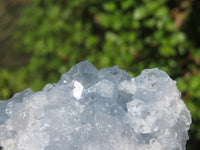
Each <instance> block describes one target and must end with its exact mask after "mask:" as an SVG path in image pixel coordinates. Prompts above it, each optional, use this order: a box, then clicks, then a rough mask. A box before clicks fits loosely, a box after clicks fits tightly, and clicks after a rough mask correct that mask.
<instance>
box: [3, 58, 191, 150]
mask: <svg viewBox="0 0 200 150" xmlns="http://www.w3.org/2000/svg"><path fill="white" fill-rule="evenodd" d="M190 124H191V115H190V112H189V111H188V109H187V107H186V105H185V104H184V102H183V101H182V100H181V94H180V92H179V91H178V89H177V87H176V82H175V81H173V80H172V79H171V78H170V77H169V76H168V75H167V74H166V73H165V72H163V71H161V70H159V69H157V68H155V69H145V70H143V71H142V73H141V75H139V76H138V77H136V78H132V77H131V76H129V75H128V73H127V72H125V71H124V70H120V69H119V68H118V67H117V66H114V67H110V68H105V69H101V70H97V69H96V68H95V67H94V66H93V65H92V64H91V63H90V62H88V61H84V62H81V63H79V64H77V65H76V66H74V67H72V68H71V69H70V70H69V71H68V72H66V73H64V74H63V75H62V77H61V79H60V80H59V81H58V82H57V83H54V84H47V85H46V86H45V87H44V88H43V90H42V91H40V92H33V91H31V89H26V90H24V91H23V92H21V93H17V94H15V95H14V96H13V97H12V98H11V99H9V100H8V101H1V102H0V145H1V146H2V147H3V150H185V149H186V141H187V140H188V133H187V131H188V129H189V127H190Z"/></svg>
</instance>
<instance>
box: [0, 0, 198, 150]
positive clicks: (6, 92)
mask: <svg viewBox="0 0 200 150" xmlns="http://www.w3.org/2000/svg"><path fill="white" fill-rule="evenodd" d="M82 60H89V61H90V62H92V63H93V64H94V65H95V66H96V67H97V68H98V69H100V68H103V67H108V66H112V65H118V66H119V67H120V68H121V69H125V70H127V71H128V72H129V73H130V74H131V75H133V76H136V75H138V74H140V72H141V70H143V69H145V68H153V67H158V68H160V69H162V70H164V71H166V72H167V73H168V74H169V75H170V76H171V77H172V78H173V79H174V80H176V81H177V86H178V88H179V90H180V91H181V93H182V99H183V100H184V101H185V103H186V104H187V106H188V108H189V110H190V111H191V114H192V119H193V124H192V126H191V129H190V132H189V134H190V140H189V141H188V143H187V149H188V150H197V149H199V146H200V144H199V142H200V110H199V108H200V71H199V68H200V1H199V0H0V99H2V100H3V99H8V98H10V97H11V96H12V95H13V94H14V93H16V92H20V91H22V90H24V89H25V88H28V87H30V88H31V89H33V90H34V91H38V90H41V88H42V87H43V86H44V85H45V84H47V83H49V82H51V83H52V82H57V81H58V80H59V78H60V76H61V74H62V73H64V72H66V71H67V70H68V69H69V68H70V67H72V66H73V65H75V64H76V63H78V62H80V61H82Z"/></svg>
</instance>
